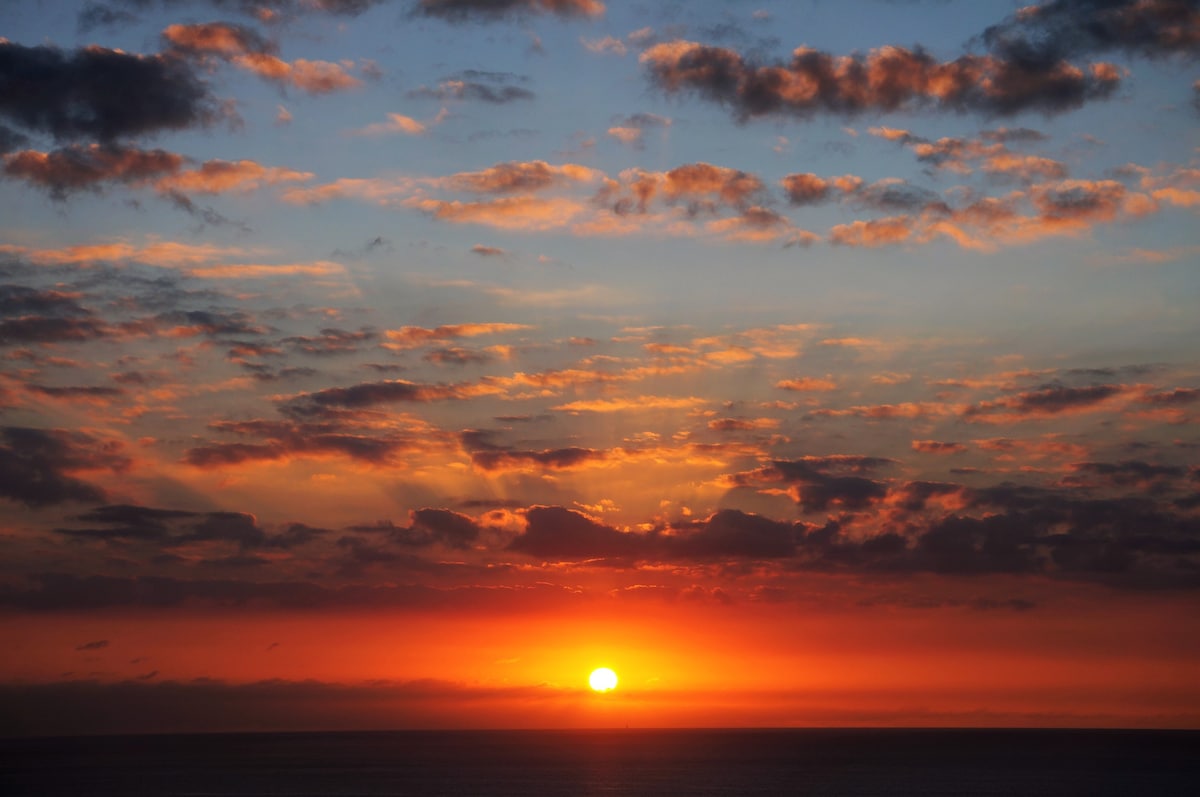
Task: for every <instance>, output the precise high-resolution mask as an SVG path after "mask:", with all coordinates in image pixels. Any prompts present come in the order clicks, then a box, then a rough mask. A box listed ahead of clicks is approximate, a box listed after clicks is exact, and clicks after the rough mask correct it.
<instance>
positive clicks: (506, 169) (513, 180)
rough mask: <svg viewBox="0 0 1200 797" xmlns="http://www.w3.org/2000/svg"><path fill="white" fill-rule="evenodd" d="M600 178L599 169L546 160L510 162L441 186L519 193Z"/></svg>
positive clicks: (453, 177) (458, 176)
mask: <svg viewBox="0 0 1200 797" xmlns="http://www.w3.org/2000/svg"><path fill="white" fill-rule="evenodd" d="M598 176H599V173H598V172H596V170H594V169H591V168H588V167H587V166H580V165H578V164H575V163H564V164H563V165H561V166H551V165H550V164H549V163H546V162H545V161H509V162H508V163H497V164H496V165H495V166H491V167H489V168H487V169H483V170H482V171H477V172H459V173H458V174H452V175H450V176H449V177H445V178H442V179H440V180H438V181H437V183H438V184H440V185H444V186H446V187H448V188H457V189H460V190H463V191H470V192H472V193H477V194H515V193H524V192H529V191H540V190H542V189H545V188H549V187H550V186H553V185H556V184H563V183H572V182H575V183H586V182H592V181H594V180H596V179H597V177H598Z"/></svg>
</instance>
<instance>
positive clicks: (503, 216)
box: [405, 196, 586, 231]
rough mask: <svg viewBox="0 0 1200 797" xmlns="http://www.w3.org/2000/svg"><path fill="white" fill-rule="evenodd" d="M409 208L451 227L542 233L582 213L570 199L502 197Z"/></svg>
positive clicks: (417, 202) (416, 203)
mask: <svg viewBox="0 0 1200 797" xmlns="http://www.w3.org/2000/svg"><path fill="white" fill-rule="evenodd" d="M405 204H406V205H408V206H409V207H413V208H416V209H418V210H421V211H424V212H425V213H428V214H430V215H431V216H432V217H433V218H435V219H437V220H438V221H448V222H451V223H454V224H483V225H485V226H488V227H495V228H497V229H501V230H530V231H545V230H553V229H559V228H562V227H565V226H567V225H568V224H569V223H570V222H571V221H572V220H573V219H575V218H576V217H577V216H579V215H580V214H581V213H583V212H584V211H585V210H586V206H585V205H584V204H583V203H581V202H578V201H575V200H573V199H565V198H562V199H539V198H537V197H527V196H517V197H504V198H501V199H495V200H491V201H487V202H460V201H457V200H454V201H444V200H440V199H412V200H408V201H406V202H405Z"/></svg>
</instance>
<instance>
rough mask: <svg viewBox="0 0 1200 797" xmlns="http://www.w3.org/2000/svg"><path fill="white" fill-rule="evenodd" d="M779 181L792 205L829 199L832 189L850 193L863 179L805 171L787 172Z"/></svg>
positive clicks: (860, 185)
mask: <svg viewBox="0 0 1200 797" xmlns="http://www.w3.org/2000/svg"><path fill="white" fill-rule="evenodd" d="M779 183H780V185H782V186H783V190H784V193H786V194H787V198H788V201H789V202H791V203H792V204H793V205H813V204H816V203H818V202H824V201H825V200H826V199H829V198H830V196H831V193H832V191H833V190H834V189H836V190H838V191H840V192H841V193H842V194H852V193H854V192H855V191H857V190H858V189H859V188H860V187H862V184H863V180H862V178H861V177H855V176H854V175H850V174H845V175H842V176H841V177H829V178H825V177H818V176H817V175H815V174H813V173H811V172H805V173H802V174H789V175H787V176H785V177H784V178H783V179H781V180H780V181H779Z"/></svg>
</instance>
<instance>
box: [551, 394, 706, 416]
mask: <svg viewBox="0 0 1200 797" xmlns="http://www.w3.org/2000/svg"><path fill="white" fill-rule="evenodd" d="M707 403H708V401H707V400H706V399H702V398H696V397H695V396H689V397H687V398H672V397H670V396H637V397H635V398H615V399H590V400H581V401H572V402H569V403H567V404H560V405H559V406H557V407H551V408H550V409H552V410H558V411H560V412H597V413H606V412H630V411H637V410H684V409H690V408H692V407H699V406H702V405H704V404H707Z"/></svg>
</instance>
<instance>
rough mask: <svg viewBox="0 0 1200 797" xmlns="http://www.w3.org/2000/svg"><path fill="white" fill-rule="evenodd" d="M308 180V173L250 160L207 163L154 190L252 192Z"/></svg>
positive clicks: (162, 182) (169, 178) (166, 180)
mask: <svg viewBox="0 0 1200 797" xmlns="http://www.w3.org/2000/svg"><path fill="white" fill-rule="evenodd" d="M312 178H313V173H312V172H301V171H296V170H295V169H285V168H280V167H275V166H263V165H261V164H259V163H256V162H254V161H252V160H239V161H225V160H207V161H204V162H203V163H201V164H200V165H199V166H198V167H196V168H195V169H189V170H186V171H180V172H178V173H173V174H170V175H169V176H167V177H164V178H161V179H159V180H158V181H157V182H156V183H155V188H157V189H158V190H159V191H183V192H187V193H197V194H222V193H225V192H227V191H243V192H249V191H256V190H258V189H259V188H262V187H263V186H269V185H279V184H280V183H294V182H304V181H305V180H311V179H312Z"/></svg>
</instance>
